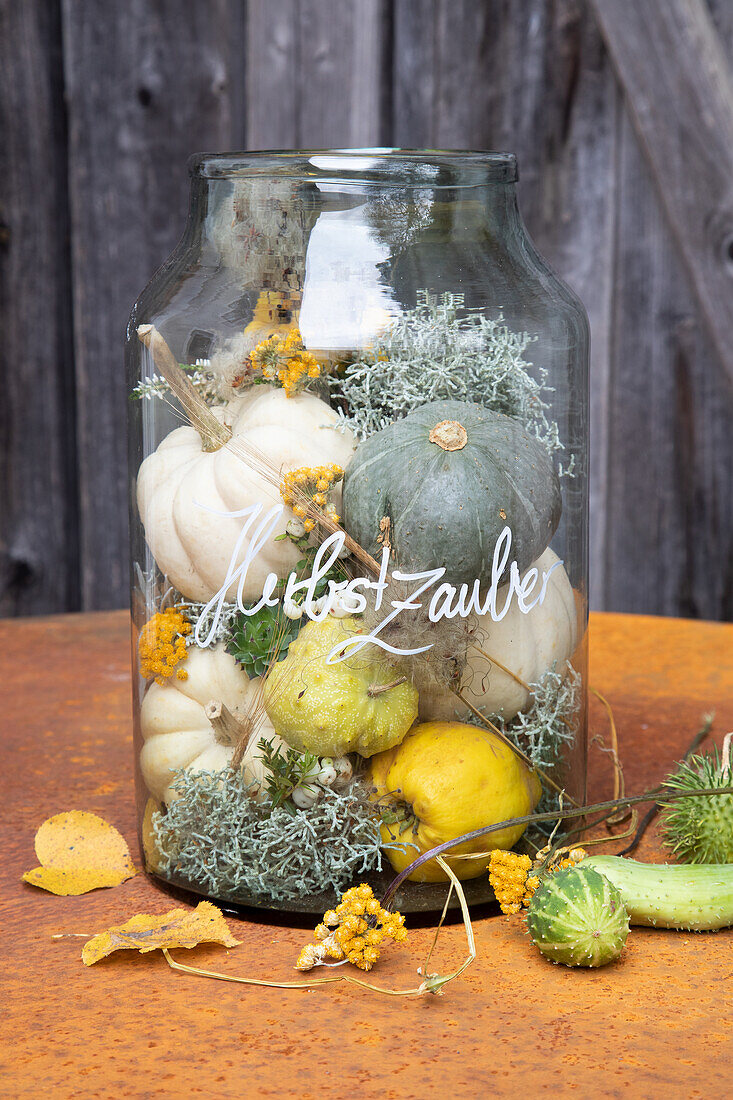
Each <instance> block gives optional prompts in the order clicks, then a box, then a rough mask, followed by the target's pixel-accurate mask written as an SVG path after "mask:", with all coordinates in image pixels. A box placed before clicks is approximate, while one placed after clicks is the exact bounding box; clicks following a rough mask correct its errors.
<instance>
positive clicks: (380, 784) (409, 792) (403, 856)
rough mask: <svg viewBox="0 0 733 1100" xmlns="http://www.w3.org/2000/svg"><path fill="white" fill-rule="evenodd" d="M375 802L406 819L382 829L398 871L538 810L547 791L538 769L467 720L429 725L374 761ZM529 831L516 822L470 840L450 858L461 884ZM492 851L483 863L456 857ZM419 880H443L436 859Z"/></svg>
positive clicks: (419, 873) (420, 873)
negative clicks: (465, 838) (487, 828)
mask: <svg viewBox="0 0 733 1100" xmlns="http://www.w3.org/2000/svg"><path fill="white" fill-rule="evenodd" d="M370 775H371V780H372V783H373V784H374V787H375V794H374V796H373V797H374V798H375V799H377V798H379V799H382V801H383V804H384V803H388V804H389V803H392V804H393V808H394V809H395V811H396V815H397V817H398V818H400V819H401V820H398V821H397V822H395V823H385V824H383V825H382V829H381V832H382V842H383V844H385V845H387V844H395V843H398V844H399V843H403V844H405V845H406V847H405V848H404V849H399V848H387V851H386V854H387V856H388V858H389V861H390V863H391V864H392V866H393V867H394V869H395V871H402V870H404V869H405V867H407V866H409V864H410V863H412V861H413V860H414V859H416V858H417V857H418V856H419V855H420V854H421V853H422V852H427V851H429V849H430V848H434V847H435V846H436V845H437V844H442V843H443V841H445V840H453V839H454V838H455V837H457V836H461V835H462V834H463V833H470V832H472V831H473V830H474V829H480V828H482V827H483V826H485V825H493V824H495V823H496V822H499V821H506V820H508V819H509V818H512V817H523V816H524V815H525V814H529V813H531V812H532V810H533V809H534V807H535V806H536V805H537V803H538V802H539V800H540V796H541V794H542V787H541V785H540V781H539V779H538V778H537V776H536V775H535V773H534V772H532V771H530V769H529V768H528V767H527V766H526V765H525V764H524V763H523V762H522V761H521V760H520V758H519V757H518V756H517V755H516V753H514V752H512V750H511V749H510V748H509V746H508V745H506V744H505V743H504V742H503V741H502V740H501V739H500V738H499V737H497V736H496V735H495V734H493V733H491V732H490V731H489V730H483V729H479V728H478V727H477V726H470V725H466V724H465V723H463V722H424V723H422V724H421V725H418V726H415V727H414V728H413V729H412V730H410V732H409V733H408V734H407V736H406V737H405V739H404V740H403V741H402V743H401V744H400V745H398V746H397V747H396V748H392V749H389V750H388V751H387V752H380V753H379V754H378V755H377V756H374V757H372V759H371V761H370ZM524 829H525V826H523V825H517V826H514V827H513V828H510V829H502V830H501V831H500V832H496V833H488V834H487V835H485V836H481V837H478V838H477V839H476V840H472V841H466V842H465V843H463V844H460V845H459V846H458V847H457V848H453V849H451V852H450V853H449V854H447V855H446V856H444V859H445V860H446V862H447V863H449V864H450V866H451V868H452V870H453V871H454V873H455V874H456V875H457V876H458V878H459V879H468V878H476V877H477V876H478V875H481V874H483V873H484V872H485V871H486V869H487V868H488V866H489V858H490V853H491V851H492V850H493V849H494V848H502V849H508V848H511V847H512V846H513V845H514V844H516V843H517V841H518V840H519V838H520V836H521V835H522V833H523V832H524ZM409 845H416V846H417V850H416V849H415V848H414V847H410V846H409ZM475 852H486V853H487V854H486V856H482V857H481V858H480V859H470V860H468V859H456V858H455V857H456V856H457V855H469V854H471V853H475ZM409 877H410V878H411V879H412V880H413V881H415V882H444V881H445V880H446V875H445V874H444V872H443V871H442V870H441V869H440V867H439V866H438V864H437V863H436V862H435V860H431V861H430V862H429V863H426V864H424V865H423V866H422V867H419V868H418V869H417V870H416V871H413V873H412V874H411V875H410V876H409Z"/></svg>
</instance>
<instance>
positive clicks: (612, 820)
mask: <svg viewBox="0 0 733 1100" xmlns="http://www.w3.org/2000/svg"><path fill="white" fill-rule="evenodd" d="M590 690H591V691H592V692H593V694H594V695H595V697H596V699H598V700H599V702H600V703H601V705H602V706H603V708H604V710H605V711H606V714H607V715H608V725H609V729H610V734H611V748H610V749H608V748H606V746H605V745H604V744H603V740H602V738H601V737H595V738H594V741H597V742H598V743H599V745H600V747H601V749H602V751H603V752H607V753H609V754H610V756H611V759H612V760H613V797H614V798H623V797H624V795H625V794H626V784H625V782H624V772H623V768H622V767H621V760H620V757H619V754H618V731H617V729H616V721H615V719H614V716H613V709H612V707H611V704H610V703H609V701H608V699H606V697H605V695H601V693H600V691H596V689H595V688H594V687H591V689H590ZM627 817H628V813H627V812H625V811H624V812H623V813H622V814H621V815H615V816H613V817H609V819H608V821H607V822H606V824H607V826H608V827H609V828H610V827H611V826H613V825H620V824H621V822H622V821H625V820H626V818H627Z"/></svg>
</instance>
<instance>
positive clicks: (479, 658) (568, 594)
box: [420, 548, 579, 721]
mask: <svg viewBox="0 0 733 1100" xmlns="http://www.w3.org/2000/svg"><path fill="white" fill-rule="evenodd" d="M553 567H554V568H553ZM530 568H535V569H537V570H539V582H538V583H541V581H542V574H543V573H548V572H550V570H552V572H550V576H549V577H548V579H547V589H546V592H545V597H544V600H543V601H542V603H538V604H536V605H535V606H534V607H533V608H532V609H531V610H530V611H528V612H526V613H524V612H522V611H521V610H520V609H519V605H518V603H517V599H516V596H514V597H513V598H512V602H511V605H510V608H509V610H508V612H507V614H506V615H505V616H504V618H503V619H501V620H500V621H499V622H494V620H493V619H492V618H491V615H490V614H487V615H483V616H478V617H474V621H473V622H472V627H473V628H474V630H473V637H474V639H475V641H474V644H473V645H471V646H469V649H468V654H467V660H466V667H465V670H464V672H463V676H462V678H461V694H462V695H463V696H464V698H465V699H466V700H467V701H468V702H470V703H472V704H473V706H474V707H477V708H478V709H479V710H481V711H482V712H483V713H484V714H486V715H490V714H501V715H502V717H503V718H504V719H505V720H506V721H509V720H510V719H511V718H514V716H515V715H516V714H517V713H518V712H519V711H520V710H525V709H526V708H527V706H528V705H529V703H530V702H531V697H530V695H529V693H528V692H527V691H526V690H525V689H524V687H522V685H521V684H520V683H518V682H517V680H516V679H514V678H513V677H512V676H510V675H509V674H508V673H506V672H504V671H503V669H501V668H500V667H499V665H498V664H494V663H492V662H490V661H489V660H487V657H486V656H485V654H487V655H488V657H493V658H495V660H496V661H499V662H501V664H502V665H504V666H505V667H506V668H508V669H509V670H510V671H511V672H513V673H514V674H515V676H517V677H518V678H519V679H520V680H523V681H524V683H525V684H533V683H537V682H538V681H539V680H540V679H541V677H542V675H543V673H544V672H546V671H547V670H548V669H550V668H551V667H552V666H553V664H555V665H556V667H557V669H558V670H561V669H562V668H563V666H564V663H565V661H566V660H567V659H568V658H569V657H570V656H571V654H572V653H573V651H574V649H575V647H576V646H577V644H578V640H579V629H578V610H577V607H576V603H575V593H574V592H573V588H572V586H571V584H570V581H569V579H568V575H567V573H566V572H565V569H564V567H563V565H562V564H561V563H560V559H559V558H558V556H557V554H555V553H554V551H552V550H550V549H549V548H548V549H547V550H545V551H544V553H543V554H541V555H540V557H539V558H537V560H536V561H535V562H533V563H532V566H531V567H530ZM537 591H538V592H539V588H537ZM530 599H531V597H530ZM505 600H506V590H505V589H500V591H499V593H498V596H497V600H496V605H497V607H498V608H502V607H503V606H504V602H505ZM480 651H483V652H480ZM469 714H470V711H469V710H468V708H466V707H465V706H463V704H462V703H461V700H460V699H458V698H457V697H456V696H455V695H454V694H453V693H452V692H450V691H448V690H447V689H435V690H432V691H431V690H428V691H426V692H422V693H421V696H420V720H421V721H427V720H429V719H433V720H441V719H445V720H451V719H455V718H466V717H467V716H468V715H469Z"/></svg>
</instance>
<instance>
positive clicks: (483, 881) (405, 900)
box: [145, 868, 499, 924]
mask: <svg viewBox="0 0 733 1100" xmlns="http://www.w3.org/2000/svg"><path fill="white" fill-rule="evenodd" d="M145 873H146V874H147V875H148V877H149V878H150V879H151V880H152V881H153V882H154V883H155V884H156V886H159V887H162V888H163V889H164V890H165V891H166V892H167V893H170V894H172V895H173V896H176V897H179V898H181V899H183V900H189V899H191V900H193V899H194V898H199V899H206V900H208V901H212V902H214V903H215V904H216V905H219V906H220V907H221V908H223V909H224V910H225V911H226V910H229V911H231V912H233V913H235V914H236V915H238V916H245V917H246V916H247V915H248V914H247V910H256V911H257V916H258V918H259V917H260V916H264V914H266V913H269V914H272V915H273V916H274V915H276V914H278V913H282V914H288V915H289V916H292V917H296V916H298V915H301V916H303V917H312V916H314V915H316V916H322V915H323V913H325V912H326V910H328V909H332V908H333V907H334V906H335V905H336V904H338V901H339V897H338V896H337V895H336V893H335V892H334V891H324V892H323V893H319V894H311V895H310V897H307V898H299V899H297V900H286V901H268V900H265V899H262V898H261V897H260V898H257V897H255V896H253V895H252V894H249V893H245V892H244V891H243V892H242V893H232V894H227V895H218V896H214V895H211V894H208V893H207V892H206V891H205V890H202V889H201V888H200V887H198V886H196V885H195V884H194V883H191V882H189V880H188V879H185V878H182V877H179V876H176V875H171V876H169V877H164V876H162V875H160V874H159V873H158V872H156V871H151V870H149V869H148V868H146V871H145ZM393 878H394V874H393V873H392V872H391V871H389V872H387V871H381V872H372V873H370V874H366V875H362V876H359V877H357V879H355V880H354V883H352V885H358V883H359V882H368V883H369V885H370V886H371V887H372V889H373V890H374V893H375V894H376V896H377V897H381V896H382V895H383V894H384V893H385V891H386V889H387V887H388V886H389V884H390V882H391V881H392V879H393ZM461 885H462V887H463V892H464V894H465V895H466V901H467V902H468V905H469V906H470V907H471V908H472V909H473V907H474V906H481V907H482V911H481V914H480V915H481V916H482V917H485V916H494V915H498V914H499V906H498V903H497V902H496V899H495V897H494V892H493V890H492V889H491V887H490V885H489V882H488V876H486V875H482V876H480V877H478V878H474V879H467V880H466V881H465V882H463V883H461ZM345 889H346V887H345ZM447 890H448V884H447V883H445V882H425V883H423V882H406V883H403V885H402V886H401V887H400V888H399V890H398V891H397V894H396V896H395V899H394V904H393V907H394V908H395V909H396V910H398V911H399V912H400V913H426V914H428V913H441V912H442V911H443V906H444V905H445V899H446V894H447ZM448 908H449V911H452V910H457V909H459V908H460V903H459V900H458V898H457V897H456V894H455V891H454V892H453V894H452V896H451V900H450V905H449V907H448ZM474 915H478V914H474ZM310 923H312V922H311V921H310V920H309V921H307V924H310Z"/></svg>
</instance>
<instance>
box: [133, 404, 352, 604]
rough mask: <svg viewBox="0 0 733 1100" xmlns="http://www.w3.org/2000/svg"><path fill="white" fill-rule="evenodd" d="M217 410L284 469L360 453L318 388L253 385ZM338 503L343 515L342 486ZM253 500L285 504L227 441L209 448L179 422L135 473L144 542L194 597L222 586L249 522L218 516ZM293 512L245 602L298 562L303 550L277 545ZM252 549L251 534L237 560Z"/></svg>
mask: <svg viewBox="0 0 733 1100" xmlns="http://www.w3.org/2000/svg"><path fill="white" fill-rule="evenodd" d="M212 412H213V413H214V415H216V416H217V417H218V418H219V419H222V420H224V421H225V422H226V423H227V424H229V425H230V427H231V429H232V438H233V440H235V441H241V442H242V443H243V444H244V445H245V446H251V447H253V448H256V450H257V452H258V453H259V454H262V455H265V456H266V457H267V461H268V464H269V465H270V466H271V467H274V469H275V470H281V471H282V472H285V471H287V470H295V469H298V468H299V467H301V466H322V465H327V464H329V463H337V464H338V465H339V466H344V467H345V466H346V465H347V464H348V462H349V460H350V458H351V456H352V454H353V452H354V440H353V436H352V435H351V433H350V432H349V431H348V430H347V429H344V430H342V428H341V424H342V422H341V420H340V418H339V416H338V414H337V413H336V412H334V410H333V409H331V408H329V406H328V405H326V403H325V402H324V401H321V400H320V398H318V397H315V396H314V395H313V394H309V393H300V394H297V395H296V396H294V397H287V396H286V395H285V392H284V391H283V390H282V389H280V388H279V387H273V386H253V387H252V389H251V390H250V391H249V392H248V393H247V394H246V395H245V396H244V397H242V398H239V399H237V400H236V401H233V402H230V404H229V405H228V406H227V407H226V409H224V410H222V409H212ZM254 465H256V462H255V464H254ZM333 501H334V504H335V505H336V510H337V511H340V489H337V490H335V491H334V493H333ZM257 503H261V504H262V506H263V514H264V513H266V512H267V511H268V510H269V509H270V508H271V507H272V505H273V504H279V503H282V500H281V497H280V494H279V492H278V489H277V488H276V487H275V486H274V485H272V484H271V482H270V481H268V480H267V479H266V478H265V477H263V476H261V474H259V473H257V471H256V469H255V468H254V466H253V465H252V464H251V463H250V462H249V461H247V460H246V459H243V458H240V457H238V456H237V455H236V454H235V453H234V452H233V451H232V450H231V449H230V448H229V447H227V446H225V447H221V448H220V449H219V450H216V451H204V450H203V448H202V444H201V439H200V437H199V434H198V432H197V431H196V429H195V428H192V427H183V428H176V429H175V430H174V431H172V432H171V433H170V434H169V435H168V436H166V438H165V439H164V440H163V442H162V443H161V444H160V446H159V447H158V449H157V450H156V451H155V452H154V453H153V454H151V455H149V456H148V457H147V458H146V459H145V461H144V462H143V463H142V465H141V467H140V470H139V473H138V480H137V505H138V510H139V512H140V518H141V519H142V522H143V526H144V528H145V538H146V540H147V543H148V545H149V547H150V550H151V552H152V554H153V557H154V558H155V560H156V562H157V563H158V566H159V568H160V569H161V571H162V572H163V573H165V574H166V575H167V577H168V579H169V581H170V583H171V584H172V585H174V586H175V588H177V589H178V591H179V592H181V593H182V594H183V595H184V596H186V597H188V598H189V599H191V600H200V601H208V600H210V599H211V598H212V597H213V596H214V595H215V594H216V593H217V592H218V591H219V590H220V589H221V588H222V586H223V584H224V583H225V580H226V576H227V570H228V569H229V565H230V562H231V560H232V555H233V553H234V550H235V547H236V543H237V539H238V538H239V535H240V533H241V531H242V527H243V524H244V523H245V520H244V519H231V518H227V517H226V516H223V515H221V513H222V512H224V513H226V512H237V511H241V510H242V509H244V508H248V507H251V506H252V505H253V504H257ZM291 518H292V513H291V512H290V510H289V509H287V508H286V509H285V511H284V514H283V516H282V517H281V519H280V520H279V521H278V523H277V526H276V527H275V529H274V530H273V532H272V534H271V536H270V538H269V540H268V542H267V543H266V545H265V546H263V547H262V549H261V550H260V551H259V553H257V555H256V557H255V559H254V561H253V563H252V564H251V565H250V567H249V569H248V572H247V578H246V582H245V584H244V588H243V596H244V599H245V600H257V599H259V597H260V595H261V593H262V586H263V583H264V581H265V578H266V576H267V574H268V573H270V572H273V573H277V574H278V576H281V577H282V576H286V575H287V574H288V573H289V572H290V571H291V570H292V569H293V568H294V566H295V565H296V563H297V562H298V560H299V558H300V556H301V555H300V553H299V551H298V550H297V548H296V547H295V546H294V545H293V544H292V542H291V541H290V540H289V539H283V540H282V541H280V542H277V541H275V537H276V536H277V535H280V534H283V533H284V532H285V528H286V525H287V522H288V520H289V519H291ZM258 522H259V521H258V520H256V521H255V522H254V524H253V525H252V527H251V528H250V533H254V531H255V530H256V527H257V524H258ZM248 546H249V538H248V537H245V538H244V540H243V543H242V546H241V548H240V551H239V553H238V555H237V564H239V563H240V562H241V561H242V559H243V557H244V555H245V554H246V552H247V547H248ZM236 591H237V583H236V582H234V583H233V584H232V585H230V587H229V591H228V593H227V598H228V599H230V600H233V599H235V595H236Z"/></svg>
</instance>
